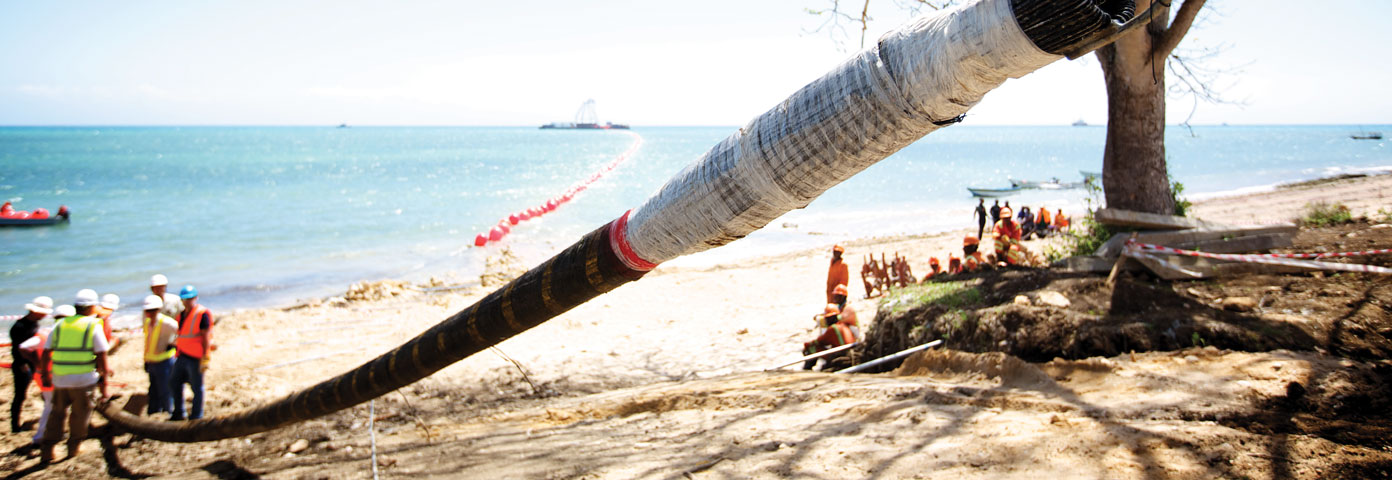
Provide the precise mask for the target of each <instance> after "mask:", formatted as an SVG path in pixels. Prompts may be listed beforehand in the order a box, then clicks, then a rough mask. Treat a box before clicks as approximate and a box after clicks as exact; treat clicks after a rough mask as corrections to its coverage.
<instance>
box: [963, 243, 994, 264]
mask: <svg viewBox="0 0 1392 480" xmlns="http://www.w3.org/2000/svg"><path fill="white" fill-rule="evenodd" d="M980 243H981V242H980V241H979V240H977V239H976V237H972V236H967V237H966V238H963V239H962V270H963V271H967V272H975V271H977V270H980V269H981V268H983V267H988V266H990V265H991V263H990V262H988V261H986V257H983V256H981V251H980V250H979V249H978V247H980Z"/></svg>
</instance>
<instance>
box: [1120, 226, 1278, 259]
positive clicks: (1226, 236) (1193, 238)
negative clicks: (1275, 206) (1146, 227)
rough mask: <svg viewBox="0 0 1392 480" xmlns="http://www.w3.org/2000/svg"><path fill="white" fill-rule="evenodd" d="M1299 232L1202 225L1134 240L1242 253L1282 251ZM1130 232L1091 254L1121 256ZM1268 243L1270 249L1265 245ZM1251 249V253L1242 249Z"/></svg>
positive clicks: (1152, 234)
mask: <svg viewBox="0 0 1392 480" xmlns="http://www.w3.org/2000/svg"><path fill="white" fill-rule="evenodd" d="M1299 231H1300V229H1299V227H1296V226H1295V225H1294V224H1289V223H1283V224H1274V225H1243V226H1220V225H1213V226H1206V227H1198V228H1192V229H1188V230H1177V231H1159V232H1138V233H1137V235H1136V241H1137V242H1141V243H1150V244H1154V245H1164V246H1166V247H1174V248H1183V249H1185V250H1200V249H1201V250H1203V251H1206V252H1214V253H1242V252H1253V251H1258V250H1269V249H1272V248H1285V247H1289V246H1291V245H1292V244H1293V241H1294V237H1295V234H1296V233H1298V232H1299ZM1130 236H1131V234H1130V233H1118V234H1116V235H1112V238H1110V239H1108V240H1107V242H1106V243H1104V244H1102V246H1101V247H1098V249H1097V252H1096V253H1094V255H1096V256H1099V257H1103V258H1116V256H1117V255H1120V254H1121V249H1122V247H1123V246H1124V245H1125V243H1126V239H1127V238H1130ZM1260 236H1272V237H1273V238H1271V239H1269V240H1249V241H1248V242H1250V243H1247V244H1243V243H1233V244H1230V245H1227V246H1223V244H1224V243H1226V242H1231V241H1234V240H1239V239H1242V238H1245V237H1260ZM1268 243H1270V246H1265V245H1267V244H1268ZM1242 248H1251V250H1242Z"/></svg>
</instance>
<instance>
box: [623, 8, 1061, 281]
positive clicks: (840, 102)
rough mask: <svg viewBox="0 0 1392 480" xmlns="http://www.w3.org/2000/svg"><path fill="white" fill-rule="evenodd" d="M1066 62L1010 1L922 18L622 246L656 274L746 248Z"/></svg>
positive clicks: (641, 210) (712, 156)
mask: <svg viewBox="0 0 1392 480" xmlns="http://www.w3.org/2000/svg"><path fill="white" fill-rule="evenodd" d="M1059 58H1062V57H1060V56H1058V55H1053V54H1049V53H1046V52H1043V51H1041V50H1039V49H1038V48H1037V47H1035V46H1034V44H1033V43H1031V41H1030V40H1029V38H1027V37H1026V36H1025V34H1024V32H1023V31H1021V29H1020V27H1019V25H1018V24H1017V23H1016V20H1015V17H1014V15H1013V13H1012V11H1011V5H1010V1H1009V0H982V1H978V2H973V3H970V4H967V5H963V6H961V7H959V8H957V9H953V10H948V11H943V12H939V13H937V14H935V15H932V16H927V17H921V18H919V19H917V20H915V21H913V22H911V23H909V24H908V25H906V26H904V27H901V28H899V29H898V30H895V31H892V32H890V33H887V34H885V35H884V36H883V37H881V38H880V40H879V42H878V44H877V45H876V46H875V47H873V48H870V49H868V50H866V51H864V52H861V53H860V54H858V55H856V56H854V57H852V58H851V59H849V60H847V61H846V62H845V63H844V64H842V65H841V66H840V67H839V68H837V69H836V70H834V71H832V72H831V73H829V74H827V75H826V76H824V77H822V78H820V79H818V80H816V81H814V82H812V83H811V84H809V85H807V86H806V87H803V88H802V90H800V91H798V92H797V93H795V94H793V96H791V97H789V98H788V99H787V100H785V101H784V102H783V103H782V104H780V105H778V106H777V107H774V108H773V109H772V110H769V111H768V112H765V113H764V114H763V115H760V116H759V117H758V118H755V119H754V120H753V121H752V122H750V123H749V125H747V126H745V127H744V128H743V129H741V130H740V131H739V132H737V133H735V134H734V135H731V136H730V137H729V138H726V139H725V140H724V141H722V142H720V144H719V145H716V146H715V148H712V149H711V150H710V151H709V152H706V154H705V155H704V156H702V157H701V158H700V159H699V160H698V161H696V162H695V163H694V164H692V165H690V166H688V167H687V168H686V169H685V170H683V171H682V172H681V173H679V174H677V175H676V176H675V177H673V178H672V180H670V181H668V183H667V184H666V185H664V186H663V187H662V188H661V189H660V190H659V191H658V192H657V194H655V195H654V196H653V197H651V198H649V199H648V201H647V202H645V203H644V204H643V205H642V206H640V207H638V208H637V209H636V210H634V211H633V212H631V216H630V218H629V219H628V221H627V232H623V233H626V235H622V236H623V237H626V238H627V241H628V242H629V244H630V245H631V252H632V254H635V255H637V256H638V257H640V258H641V260H644V261H646V262H640V263H651V264H657V263H661V262H664V261H667V260H671V259H673V258H676V257H679V256H682V255H687V254H691V253H696V252H700V251H704V250H707V249H710V248H713V247H718V246H721V245H724V244H727V243H730V242H732V241H735V240H737V239H740V238H743V237H744V236H745V235H747V234H749V233H750V232H753V231H754V230H757V229H759V228H762V227H763V226H765V225H767V224H768V223H769V222H771V221H773V220H774V219H775V218H778V216H780V215H782V214H784V213H786V212H788V211H790V210H792V209H795V208H802V207H804V206H806V205H807V204H808V203H810V202H811V201H812V200H813V199H815V198H817V196H818V195H821V194H822V193H823V192H825V191H826V190H827V189H829V188H831V187H833V186H835V185H837V184H839V183H841V182H842V181H844V180H846V179H847V178H850V177H851V176H852V175H855V174H856V173H859V172H860V171H862V170H864V169H866V168H868V167H869V166H870V165H873V164H875V163H876V162H878V161H880V160H883V159H884V158H885V157H888V156H889V155H891V154H893V153H894V152H896V151H898V150H899V149H901V148H904V147H905V146H907V145H909V144H910V143H913V142H914V141H916V140H918V139H919V138H922V137H923V136H924V135H927V134H929V133H931V132H933V131H934V130H937V129H938V128H941V127H940V125H938V124H935V123H934V122H939V123H942V124H946V123H947V122H949V121H951V120H952V119H953V118H954V117H957V116H958V115H961V114H962V113H964V112H966V111H967V109H969V108H971V107H972V106H974V105H976V103H977V102H978V101H980V100H981V97H982V96H983V95H985V94H986V92H988V91H990V90H991V89H994V88H996V87H998V86H1000V85H1001V83H1004V82H1005V80H1006V79H1009V78H1019V77H1021V76H1024V75H1025V74H1028V73H1030V72H1033V71H1035V70H1037V69H1039V68H1040V67H1042V66H1044V65H1047V64H1049V63H1051V62H1053V61H1055V60H1057V59H1059Z"/></svg>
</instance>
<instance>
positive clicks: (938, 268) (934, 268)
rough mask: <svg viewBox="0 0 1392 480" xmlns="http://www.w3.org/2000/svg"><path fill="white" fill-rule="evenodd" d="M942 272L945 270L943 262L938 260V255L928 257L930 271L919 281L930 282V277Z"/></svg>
mask: <svg viewBox="0 0 1392 480" xmlns="http://www.w3.org/2000/svg"><path fill="white" fill-rule="evenodd" d="M940 273H943V270H942V264H941V263H939V262H938V257H928V273H927V274H925V275H923V280H919V281H918V283H928V279H930V278H933V276H935V275H938V274H940Z"/></svg>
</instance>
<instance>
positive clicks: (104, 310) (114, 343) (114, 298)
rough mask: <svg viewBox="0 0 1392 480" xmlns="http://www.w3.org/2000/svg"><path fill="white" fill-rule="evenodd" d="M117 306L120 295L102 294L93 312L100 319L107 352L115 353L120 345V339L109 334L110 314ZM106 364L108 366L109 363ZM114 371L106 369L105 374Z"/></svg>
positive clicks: (112, 373) (109, 374)
mask: <svg viewBox="0 0 1392 480" xmlns="http://www.w3.org/2000/svg"><path fill="white" fill-rule="evenodd" d="M118 308H121V297H120V296H118V295H116V294H114V293H108V294H106V295H102V297H101V303H99V304H97V308H96V313H94V314H93V316H95V317H97V320H99V321H101V326H102V336H104V337H106V344H107V345H109V346H110V350H107V353H116V349H117V348H119V346H120V345H121V339H119V338H114V337H112V336H111V314H112V312H115V311H116V309H118ZM107 365H108V368H109V365H110V364H107ZM115 373H116V372H113V371H110V370H107V372H106V376H107V377H111V376H112V375H115Z"/></svg>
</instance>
